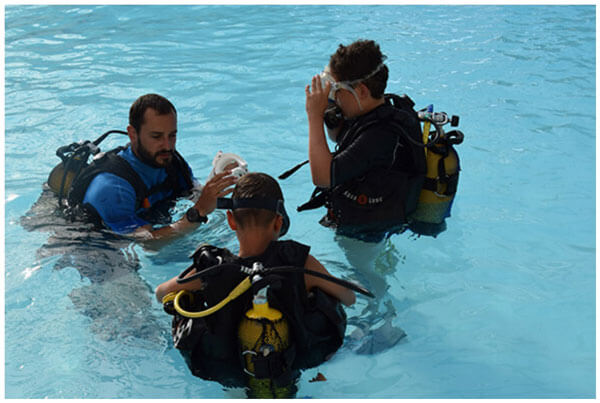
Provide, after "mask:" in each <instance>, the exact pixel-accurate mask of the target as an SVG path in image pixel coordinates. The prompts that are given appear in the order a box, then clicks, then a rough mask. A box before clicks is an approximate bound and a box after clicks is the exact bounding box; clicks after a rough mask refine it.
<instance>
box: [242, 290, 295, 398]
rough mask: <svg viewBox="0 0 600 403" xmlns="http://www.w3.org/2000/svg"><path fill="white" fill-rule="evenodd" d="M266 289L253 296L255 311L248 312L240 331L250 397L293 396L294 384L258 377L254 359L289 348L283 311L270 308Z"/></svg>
mask: <svg viewBox="0 0 600 403" xmlns="http://www.w3.org/2000/svg"><path fill="white" fill-rule="evenodd" d="M267 288H268V287H264V288H262V289H260V290H259V291H258V293H257V294H256V295H255V296H254V300H253V301H252V308H251V309H249V310H248V311H247V312H246V313H245V315H244V317H243V318H242V320H241V322H240V325H239V328H238V338H239V343H240V347H241V351H242V360H243V363H244V372H246V373H247V374H248V375H249V376H248V388H249V390H248V397H251V398H286V397H292V396H290V395H293V393H294V392H292V390H291V388H292V386H293V385H286V386H278V385H275V383H274V381H273V380H272V379H270V378H259V377H258V376H257V375H256V374H255V362H254V360H255V357H258V358H264V357H268V356H269V355H270V354H272V353H277V352H283V351H284V350H286V349H287V348H288V347H289V346H290V339H289V327H288V323H287V321H286V320H285V318H284V317H283V315H282V313H281V312H280V311H278V310H277V309H274V308H272V307H270V306H269V303H268V301H267Z"/></svg>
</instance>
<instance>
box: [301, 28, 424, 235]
mask: <svg viewBox="0 0 600 403" xmlns="http://www.w3.org/2000/svg"><path fill="white" fill-rule="evenodd" d="M385 59H386V57H385V56H384V55H383V54H382V53H381V50H380V48H379V45H378V44H377V43H375V42H374V41H372V40H359V41H356V42H354V43H351V44H350V45H347V46H344V45H340V46H339V47H338V49H337V51H336V52H335V53H334V54H333V55H332V56H331V58H330V61H329V64H328V66H327V67H326V68H325V70H324V71H323V72H322V73H321V74H319V75H315V76H314V77H313V78H312V82H311V84H309V85H307V86H306V113H307V116H308V125H309V130H308V131H309V149H308V153H309V163H310V168H311V175H312V180H313V183H314V184H315V185H316V186H317V188H318V190H319V191H320V192H321V194H322V195H323V196H324V197H322V198H321V200H322V201H323V202H324V204H325V206H326V207H327V209H328V213H327V215H326V216H325V217H324V219H323V220H321V223H322V224H324V225H326V226H333V227H335V228H336V229H337V231H338V233H341V234H342V235H346V236H350V237H353V238H357V239H361V240H365V241H371V242H378V241H380V240H381V239H383V238H384V237H386V235H387V236H389V234H391V233H396V232H400V231H401V230H402V229H403V228H404V226H405V224H406V216H407V215H408V214H409V213H410V212H411V209H413V208H414V205H416V198H417V197H418V193H419V189H420V183H419V180H422V176H423V174H424V173H425V159H424V155H423V149H422V148H419V147H418V146H417V145H415V142H418V141H420V138H421V127H420V124H419V120H418V116H417V114H416V113H415V112H414V110H413V109H412V105H409V104H408V101H407V104H406V105H400V107H398V105H392V104H391V102H390V101H389V100H388V97H386V96H384V91H385V87H386V84H387V79H388V67H387V66H386V65H385V63H384V61H385ZM403 99H404V98H403ZM394 103H395V102H394ZM324 125H325V126H326V127H327V131H328V134H329V137H330V138H331V139H332V140H333V141H335V143H336V150H335V152H331V150H330V149H329V146H328V144H327V140H326V137H325V128H324ZM407 137H409V138H407ZM411 140H414V141H411ZM313 196H314V195H313ZM316 204H317V203H312V205H311V207H308V208H314V207H316V206H318V205H316Z"/></svg>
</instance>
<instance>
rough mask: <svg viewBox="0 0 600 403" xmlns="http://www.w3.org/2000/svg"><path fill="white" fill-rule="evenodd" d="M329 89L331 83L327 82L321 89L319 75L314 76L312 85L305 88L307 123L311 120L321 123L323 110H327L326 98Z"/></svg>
mask: <svg viewBox="0 0 600 403" xmlns="http://www.w3.org/2000/svg"><path fill="white" fill-rule="evenodd" d="M311 87H312V92H311ZM330 89H331V83H330V82H329V81H327V82H326V83H325V88H323V87H322V84H321V77H320V76H319V75H316V76H314V77H313V78H312V83H311V84H309V85H307V86H306V89H305V91H306V114H307V115H308V120H309V121H310V120H312V119H316V120H320V121H323V116H324V115H325V109H327V105H328V100H327V97H328V95H329V90H330Z"/></svg>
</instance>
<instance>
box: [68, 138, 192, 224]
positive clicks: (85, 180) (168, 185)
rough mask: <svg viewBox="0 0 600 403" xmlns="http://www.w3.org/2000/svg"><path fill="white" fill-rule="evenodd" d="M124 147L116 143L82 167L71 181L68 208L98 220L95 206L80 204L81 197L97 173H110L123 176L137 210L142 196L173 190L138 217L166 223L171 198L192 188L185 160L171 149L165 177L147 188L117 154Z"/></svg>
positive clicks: (81, 201) (171, 202) (88, 218)
mask: <svg viewBox="0 0 600 403" xmlns="http://www.w3.org/2000/svg"><path fill="white" fill-rule="evenodd" d="M125 148H126V147H117V148H115V149H112V150H110V151H107V152H106V153H104V154H103V155H102V156H100V157H99V158H95V159H94V160H93V161H92V162H91V163H90V164H89V165H88V166H86V167H85V168H84V169H83V170H82V171H81V173H80V174H79V175H78V176H77V178H76V179H75V181H74V182H73V184H72V186H71V190H70V191H69V194H68V205H69V208H70V209H71V212H72V213H73V214H76V215H77V216H80V217H85V219H86V220H87V221H91V222H94V223H96V224H100V223H101V218H100V215H99V214H98V213H97V212H96V209H95V208H94V207H93V206H92V205H90V204H89V203H86V204H83V199H84V197H85V194H86V192H87V189H88V187H89V185H90V183H91V182H92V180H93V179H94V178H95V177H96V175H98V174H100V173H111V174H114V175H117V176H119V177H121V178H123V179H125V180H126V181H127V182H129V184H130V185H131V186H132V187H133V189H134V190H135V195H136V202H135V210H136V211H138V210H139V209H140V208H141V207H143V206H144V200H145V199H147V198H148V197H149V196H150V195H152V194H154V193H157V192H165V191H169V190H171V191H172V193H171V195H170V196H169V197H168V198H167V199H166V200H162V201H160V202H159V203H156V205H154V206H152V208H150V209H148V210H146V211H144V212H143V213H141V214H140V217H141V218H143V219H144V220H146V221H148V222H150V223H152V224H165V223H168V222H169V221H170V215H169V214H168V210H169V208H170V207H172V204H173V201H174V200H175V199H176V198H178V197H182V196H185V195H187V194H189V192H190V191H191V190H192V188H193V182H192V177H191V173H190V169H189V166H188V164H187V163H186V162H185V160H184V159H183V157H182V156H181V155H180V154H179V153H178V152H177V151H174V153H173V159H172V161H171V164H169V165H168V166H167V167H166V168H165V170H166V172H167V178H166V179H165V180H164V182H162V183H160V184H159V185H156V186H153V187H152V188H148V187H147V186H146V184H145V183H144V181H143V180H142V178H141V177H140V176H139V174H138V173H137V172H136V171H135V170H134V169H133V168H132V166H131V165H130V164H129V163H128V162H127V161H126V160H125V159H124V158H122V157H120V156H119V155H118V153H119V152H120V151H122V150H124V149H125Z"/></svg>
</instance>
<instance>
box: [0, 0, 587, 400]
mask: <svg viewBox="0 0 600 403" xmlns="http://www.w3.org/2000/svg"><path fill="white" fill-rule="evenodd" d="M595 13H596V10H595V7H594V6H293V7H292V6H261V7H257V6H185V7H184V6H177V7H175V6H98V7H82V6H7V7H6V8H5V26H6V36H5V80H6V88H5V104H6V106H5V128H6V131H5V228H4V230H5V251H6V257H5V392H6V397H9V398H45V397H48V398H156V397H160V398H222V397H231V396H237V395H235V393H236V392H231V391H229V392H226V391H223V390H222V388H221V387H220V386H219V385H218V384H216V383H211V382H206V381H202V380H200V379H198V378H195V377H193V376H192V375H190V374H189V371H188V369H187V367H186V366H185V364H184V362H183V360H182V359H181V357H180V356H179V354H178V353H177V351H176V350H174V349H173V347H172V343H171V342H170V317H169V316H167V315H166V314H164V313H163V312H162V307H161V306H160V305H159V304H158V303H157V302H156V301H154V299H153V296H152V289H153V288H154V287H156V285H158V284H159V283H160V282H162V281H164V280H165V279H167V278H169V277H171V276H173V275H175V274H177V273H179V271H181V270H183V269H184V268H185V267H186V266H187V263H188V260H187V255H188V253H189V252H191V251H192V250H193V249H194V248H195V246H196V245H197V244H198V243H199V242H201V241H209V242H212V243H216V244H218V245H219V246H226V247H230V248H233V249H235V244H236V242H235V238H234V236H233V235H232V234H231V232H230V231H229V230H228V229H227V228H226V225H225V223H224V222H223V215H222V214H221V213H216V214H215V215H214V216H213V219H212V220H211V222H210V223H209V225H208V226H206V227H203V228H202V229H201V230H199V231H197V232H196V233H194V234H193V235H191V236H190V237H188V238H186V239H182V240H180V241H177V242H175V243H173V244H171V245H169V246H168V247H166V248H165V249H163V250H161V251H160V252H158V253H156V252H154V253H153V252H147V251H145V250H143V249H142V248H140V247H139V246H137V245H135V244H130V243H128V242H126V241H122V240H121V241H120V240H114V239H108V240H107V239H105V238H104V237H103V236H101V235H98V234H92V235H89V236H87V237H86V236H85V233H86V232H85V228H83V229H82V228H73V226H72V225H71V226H70V225H68V224H66V223H64V222H62V221H60V219H59V218H57V217H54V216H53V214H52V210H51V204H50V203H49V202H48V201H44V200H42V201H41V202H40V203H37V204H36V205H35V207H34V208H33V211H34V213H35V214H32V212H30V209H31V208H32V206H34V203H36V201H37V200H38V198H39V197H40V194H41V190H42V183H43V182H44V181H45V180H46V178H47V175H48V173H49V171H50V169H51V168H52V167H53V166H54V165H55V164H56V163H57V162H58V158H57V157H56V156H55V155H54V151H55V150H56V148H58V147H59V146H62V145H64V144H67V143H71V142H73V141H76V140H81V139H93V138H96V137H97V136H99V135H100V134H101V133H103V132H104V131H106V130H108V129H121V130H123V129H124V128H125V127H126V125H127V112H128V108H129V106H130V104H131V103H132V102H133V100H134V99H135V98H137V96H139V95H141V94H143V93H147V92H157V93H160V94H163V95H165V96H167V97H168V98H169V99H170V100H171V101H172V102H173V103H174V104H175V106H176V107H177V109H178V112H179V133H180V135H179V139H178V143H177V147H178V149H179V151H180V152H181V153H182V154H183V155H184V156H185V157H186V158H187V159H188V161H189V162H190V164H191V166H192V167H193V169H194V172H195V174H196V176H197V177H198V178H200V179H201V180H203V179H204V178H205V177H206V175H208V173H209V171H210V164H211V162H212V158H213V156H214V154H215V153H216V152H217V151H218V150H223V151H225V152H234V153H238V154H240V155H242V156H243V157H244V158H245V159H246V160H247V161H248V162H249V166H250V169H251V170H255V171H264V172H267V173H269V174H271V175H273V176H275V175H278V174H279V173H281V172H283V171H284V170H286V169H288V168H290V167H291V166H293V165H294V164H295V163H297V162H300V161H302V160H304V159H305V158H306V155H307V143H308V141H307V124H306V117H305V112H304V86H305V85H306V84H307V83H308V82H309V80H310V77H311V76H312V75H314V74H316V73H318V72H320V71H321V69H322V68H323V66H324V65H325V64H326V63H327V61H328V58H329V55H330V54H331V53H333V52H334V51H335V49H336V47H337V45H338V44H339V43H349V42H351V41H353V40H355V39H358V38H370V39H374V40H376V41H377V42H378V43H379V44H380V45H381V47H382V49H383V51H384V53H385V54H387V56H388V60H387V63H388V66H389V68H390V77H391V78H390V81H389V83H388V88H387V90H388V92H397V93H407V94H409V95H410V96H411V97H412V98H413V100H414V101H415V102H416V104H417V106H419V107H423V106H426V105H427V104H429V103H433V104H434V105H435V108H436V110H438V111H447V112H448V113H451V114H458V115H460V117H461V126H460V127H461V130H462V131H463V132H464V133H465V135H466V138H465V142H464V143H463V144H462V145H460V146H459V147H458V151H459V154H460V156H461V162H462V168H463V170H462V173H461V178H460V184H459V193H458V196H457V198H456V201H455V204H454V208H453V211H452V217H451V218H450V219H449V220H448V230H447V231H446V232H444V233H442V234H441V235H440V236H439V237H438V238H437V239H433V238H425V237H421V238H416V237H414V236H411V235H410V234H409V233H406V234H402V235H396V236H394V237H393V238H392V239H391V242H389V243H387V244H384V245H382V247H383V250H377V251H375V252H373V253H378V254H379V256H378V258H377V260H376V262H375V263H373V262H372V259H371V258H370V257H369V256H371V255H369V253H371V252H369V251H367V250H366V249H364V245H358V246H357V245H350V246H348V245H346V244H345V243H344V241H343V240H339V239H337V238H335V236H334V234H333V233H332V232H330V231H329V230H327V229H325V228H322V227H320V226H319V225H318V224H317V221H318V219H319V218H320V217H321V215H322V213H323V212H322V211H310V212H304V213H301V214H300V213H297V212H296V211H295V209H294V207H295V206H297V205H299V204H300V203H302V202H304V201H305V200H306V199H307V198H308V196H309V194H310V192H311V191H312V186H311V184H310V177H309V172H308V169H307V168H306V167H305V168H303V169H302V170H301V171H299V172H298V173H296V174H295V175H294V176H292V177H291V178H289V179H288V180H286V181H284V182H282V186H283V190H284V193H285V196H286V199H287V202H286V203H287V205H288V212H289V213H290V215H291V219H292V226H291V229H290V232H289V234H288V237H289V238H294V239H297V240H299V241H303V242H305V243H309V244H311V245H312V254H313V255H314V256H316V257H317V258H318V259H319V260H321V261H322V262H323V263H324V264H325V265H326V266H327V267H328V269H329V270H330V271H331V272H333V273H334V274H336V275H339V276H342V277H345V278H349V279H353V280H358V281H361V282H362V283H363V284H365V285H366V286H367V287H369V288H371V289H373V290H374V291H375V292H376V294H377V295H378V296H379V298H378V300H377V301H375V302H368V301H367V300H366V299H365V298H364V297H359V299H358V303H357V304H356V305H355V306H354V307H353V308H352V309H348V310H347V313H348V315H349V317H350V318H351V322H352V323H353V324H356V323H359V322H361V321H367V322H368V325H369V326H371V329H377V326H379V325H380V323H378V322H377V319H373V318H377V316H378V314H379V316H380V317H385V318H388V319H390V320H391V324H392V325H393V326H394V327H396V328H402V329H403V330H404V331H405V332H406V335H407V336H406V337H405V338H403V339H402V340H400V342H398V343H397V344H395V345H390V346H383V347H382V348H374V349H373V350H372V353H371V354H364V353H361V352H360V351H361V350H360V348H361V347H360V346H361V345H362V344H361V343H364V342H365V340H362V339H360V338H358V337H357V336H356V335H357V333H356V329H355V326H349V328H348V332H347V336H348V340H347V343H346V344H345V345H344V346H343V347H342V348H341V350H340V351H339V352H338V354H337V355H336V356H335V357H334V359H332V360H331V361H330V362H327V363H325V364H323V365H321V366H320V367H318V368H314V369H310V370H307V371H305V372H304V374H303V376H302V378H301V380H300V381H299V384H298V386H299V391H298V394H297V396H298V397H313V398H519V397H520V398H551V397H560V398H592V397H594V396H595V391H596V384H595V379H596V371H595V368H596V364H595V355H596V349H595V340H596V335H595V329H596V322H595V320H596V319H595V318H596V311H595V284H596V281H595V280H596V278H595V253H596V249H595V224H594V219H595V186H594V185H595V126H596V125H595V123H596V120H595V110H596V105H595V103H596V99H595V94H596V82H595V67H596V59H595V49H596V37H595V31H596V30H595ZM122 142H123V139H122V138H119V137H118V136H115V137H114V138H111V139H110V141H107V142H106V144H104V143H103V145H104V146H105V147H108V146H110V145H115V146H116V145H118V144H121V143H122ZM186 206H187V204H186V202H184V201H183V202H181V203H180V205H178V207H177V209H178V214H180V213H181V212H182V211H184V210H185V208H186ZM24 216H25V218H23V217H24ZM354 255H361V256H362V257H363V258H365V257H366V259H364V260H366V262H364V264H363V265H362V266H361V265H357V264H356V260H355V256H354ZM82 274H83V276H82ZM98 278H100V279H101V280H103V281H101V280H98ZM386 323H387V322H386ZM380 334H385V333H384V332H380ZM374 340H375V341H376V342H379V341H381V340H379V339H374ZM373 345H375V346H377V343H375V344H373ZM317 372H321V373H323V374H324V375H325V377H326V378H327V381H326V382H309V380H310V379H311V378H313V377H314V376H315V375H316V374H317Z"/></svg>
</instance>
